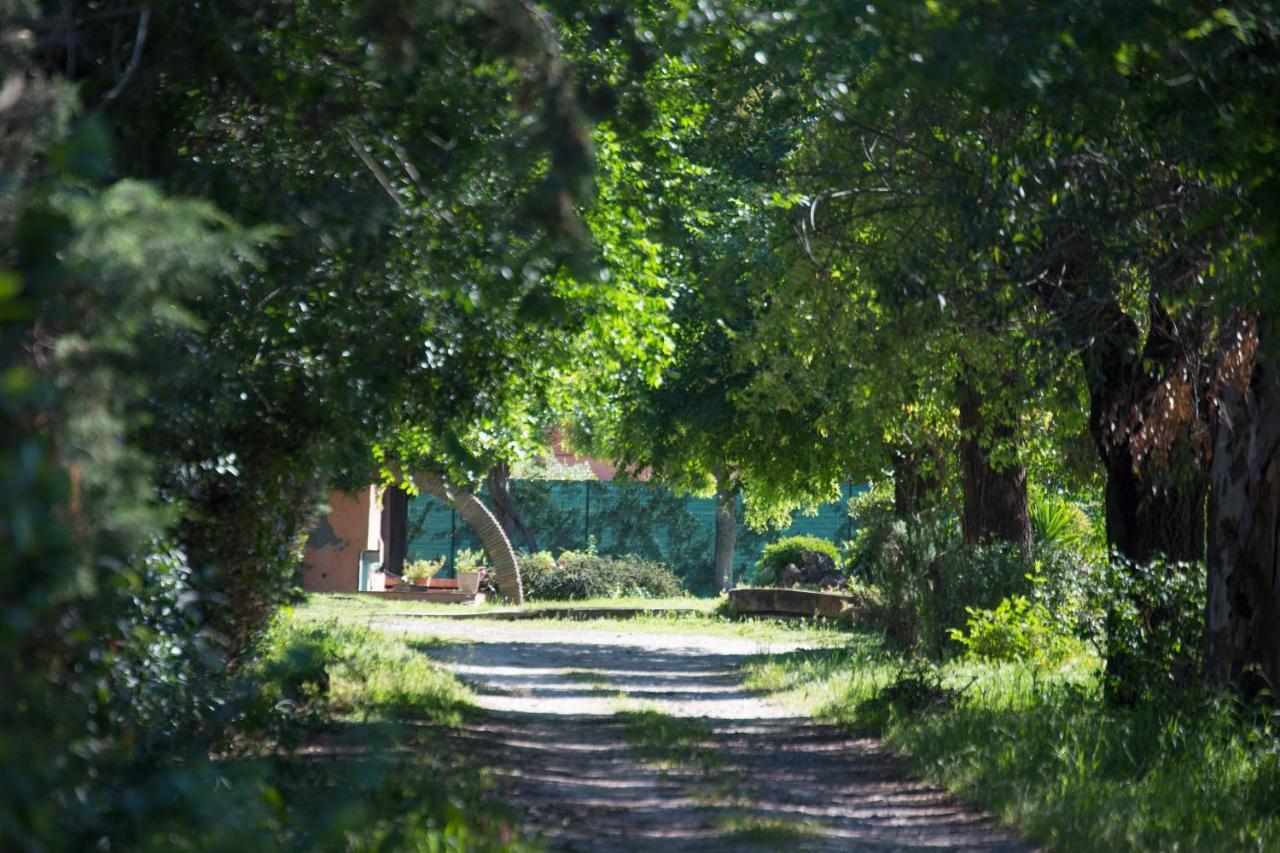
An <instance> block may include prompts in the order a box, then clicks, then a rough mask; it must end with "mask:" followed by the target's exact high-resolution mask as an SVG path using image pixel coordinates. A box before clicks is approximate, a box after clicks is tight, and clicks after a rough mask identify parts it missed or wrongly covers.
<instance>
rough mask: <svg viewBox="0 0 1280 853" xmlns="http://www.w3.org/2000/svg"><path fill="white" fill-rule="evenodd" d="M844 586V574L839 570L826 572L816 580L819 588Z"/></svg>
mask: <svg viewBox="0 0 1280 853" xmlns="http://www.w3.org/2000/svg"><path fill="white" fill-rule="evenodd" d="M842 586H844V575H842V574H840V573H839V572H828V573H827V574H825V575H823V576H822V579H821V580H819V581H818V588H819V589H838V588H839V587H842Z"/></svg>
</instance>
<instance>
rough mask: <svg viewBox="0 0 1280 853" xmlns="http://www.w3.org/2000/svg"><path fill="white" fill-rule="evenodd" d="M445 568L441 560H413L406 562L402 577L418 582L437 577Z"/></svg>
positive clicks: (411, 581)
mask: <svg viewBox="0 0 1280 853" xmlns="http://www.w3.org/2000/svg"><path fill="white" fill-rule="evenodd" d="M443 568H444V562H443V561H441V560H411V561H409V562H407V563H405V565H404V573H403V575H402V577H403V578H404V579H405V580H407V581H408V582H409V583H416V582H417V581H424V580H427V579H428V578H433V577H435V576H436V574H437V573H438V572H439V571H440V570H441V569H443Z"/></svg>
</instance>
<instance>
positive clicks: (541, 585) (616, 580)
mask: <svg viewBox="0 0 1280 853" xmlns="http://www.w3.org/2000/svg"><path fill="white" fill-rule="evenodd" d="M521 574H522V580H523V582H524V594H525V598H527V599H529V600H531V601H557V600H559V601H571V600H576V599H583V598H621V597H624V596H636V597H642V598H666V597H670V596H676V595H681V594H683V592H684V589H683V587H682V586H681V585H680V579H679V578H678V577H676V576H675V574H674V573H672V572H671V570H670V569H668V568H667V567H666V566H664V565H662V564H661V563H657V562H654V561H652V560H642V559H640V558H639V557H635V556H625V557H603V556H600V555H598V554H591V553H582V552H577V551H565V552H564V553H562V554H561V555H560V559H559V560H556V561H552V560H551V555H550V554H548V553H546V552H541V553H539V554H534V555H531V556H530V557H528V558H526V561H525V562H523V563H521Z"/></svg>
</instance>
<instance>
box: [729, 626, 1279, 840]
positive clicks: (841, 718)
mask: <svg viewBox="0 0 1280 853" xmlns="http://www.w3.org/2000/svg"><path fill="white" fill-rule="evenodd" d="M919 672H920V671H919V670H914V669H912V668H910V667H908V666H907V664H906V662H905V661H904V660H902V659H901V658H899V657H898V656H896V655H894V654H891V653H889V652H888V651H886V650H885V648H884V647H883V645H882V644H881V643H880V641H879V640H878V639H877V638H876V637H874V636H872V635H865V636H863V637H862V638H860V639H855V640H852V641H851V642H850V644H849V645H848V647H846V648H843V649H833V650H829V649H820V650H814V651H799V652H794V653H790V654H785V655H765V656H761V657H759V658H757V659H755V660H753V661H752V662H751V663H750V664H749V665H748V666H747V667H746V677H747V684H748V685H749V686H751V687H754V688H756V689H759V690H764V691H768V692H770V693H773V694H775V695H777V696H778V697H779V698H781V699H783V700H784V701H788V702H790V703H792V704H793V705H794V706H796V707H797V708H800V709H803V710H806V711H808V712H809V713H811V714H813V715H814V716H816V717H819V718H822V719H827V720H831V721H835V722H838V723H840V724H843V725H845V726H846V727H849V728H850V729H852V730H855V731H857V732H860V733H878V734H881V735H883V737H884V739H885V741H886V742H887V743H888V744H889V745H890V746H891V747H893V748H894V749H895V750H897V751H899V752H900V753H902V754H903V755H905V756H906V757H907V758H908V760H909V761H910V763H911V764H912V766H913V768H914V769H915V770H916V771H917V772H920V773H921V774H922V775H924V776H925V777H927V778H928V779H930V780H932V781H935V782H938V783H940V784H942V785H944V786H945V787H947V788H948V789H950V790H952V791H954V792H956V793H959V794H961V795H963V796H965V797H967V798H969V799H971V800H973V801H975V802H977V803H978V804H979V805H981V806H983V807H985V808H987V809H990V810H991V811H993V812H994V813H996V814H997V815H998V816H999V817H1000V818H1002V819H1003V820H1004V821H1006V822H1008V823H1011V824H1014V825H1016V826H1019V827H1020V828H1021V829H1022V830H1023V831H1024V832H1025V834H1026V835H1027V836H1028V837H1029V838H1030V839H1031V840H1033V841H1035V842H1036V843H1039V844H1043V845H1045V846H1046V847H1048V848H1050V849H1060V850H1077V849H1089V850H1243V849H1250V850H1274V849H1280V820H1277V818H1276V803H1280V737H1278V736H1277V734H1278V729H1280V726H1277V725H1276V723H1275V722H1274V718H1273V722H1271V723H1264V724H1263V725H1262V726H1261V727H1259V725H1258V724H1257V723H1258V719H1257V718H1251V719H1249V720H1246V719H1244V718H1243V716H1242V715H1241V714H1240V713H1239V712H1238V710H1237V709H1234V708H1233V707H1232V706H1231V705H1230V704H1229V703H1224V702H1215V701H1212V700H1210V699H1208V698H1203V697H1202V698H1194V697H1181V698H1179V699H1174V700H1171V701H1170V702H1168V703H1162V704H1159V705H1146V706H1140V707H1137V708H1132V709H1117V708H1113V707H1110V706H1108V705H1107V704H1105V703H1104V701H1103V700H1102V697H1101V694H1100V691H1099V690H1098V683H1097V679H1098V664H1097V661H1096V660H1092V659H1081V660H1077V661H1074V662H1073V663H1071V664H1070V665H1068V666H1066V667H1064V668H1062V669H1059V670H1056V671H1045V670H1038V669H1036V668H1034V667H1032V666H1030V665H1025V664H989V665H978V664H972V663H965V662H952V663H950V664H945V665H942V666H940V667H930V668H927V669H926V670H923V675H919V674H917V673H919ZM904 684H905V685H907V686H908V687H910V688H911V689H909V690H908V689H903V685H904Z"/></svg>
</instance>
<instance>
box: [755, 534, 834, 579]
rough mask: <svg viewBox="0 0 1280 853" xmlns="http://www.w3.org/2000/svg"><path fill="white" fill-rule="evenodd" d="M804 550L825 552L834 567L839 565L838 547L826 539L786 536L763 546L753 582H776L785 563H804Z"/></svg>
mask: <svg viewBox="0 0 1280 853" xmlns="http://www.w3.org/2000/svg"><path fill="white" fill-rule="evenodd" d="M805 551H815V552H817V553H819V554H826V555H827V556H828V557H830V558H831V562H832V563H834V564H835V567H836V569H839V568H840V566H841V562H842V561H841V559H840V549H839V548H837V547H836V546H835V545H833V544H831V543H830V542H828V541H827V540H825V539H820V538H818V537H817V536H788V537H787V538H786V539H779V540H778V541H776V542H770V543H769V544H768V545H765V546H764V549H763V550H762V551H761V552H760V562H759V563H757V564H756V574H755V579H754V583H756V584H759V585H761V586H769V585H770V584H773V583H776V582H777V578H778V572H780V571H782V569H784V568H786V566H787V565H789V564H794V565H796V566H803V565H804V559H803V555H804V552H805Z"/></svg>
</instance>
